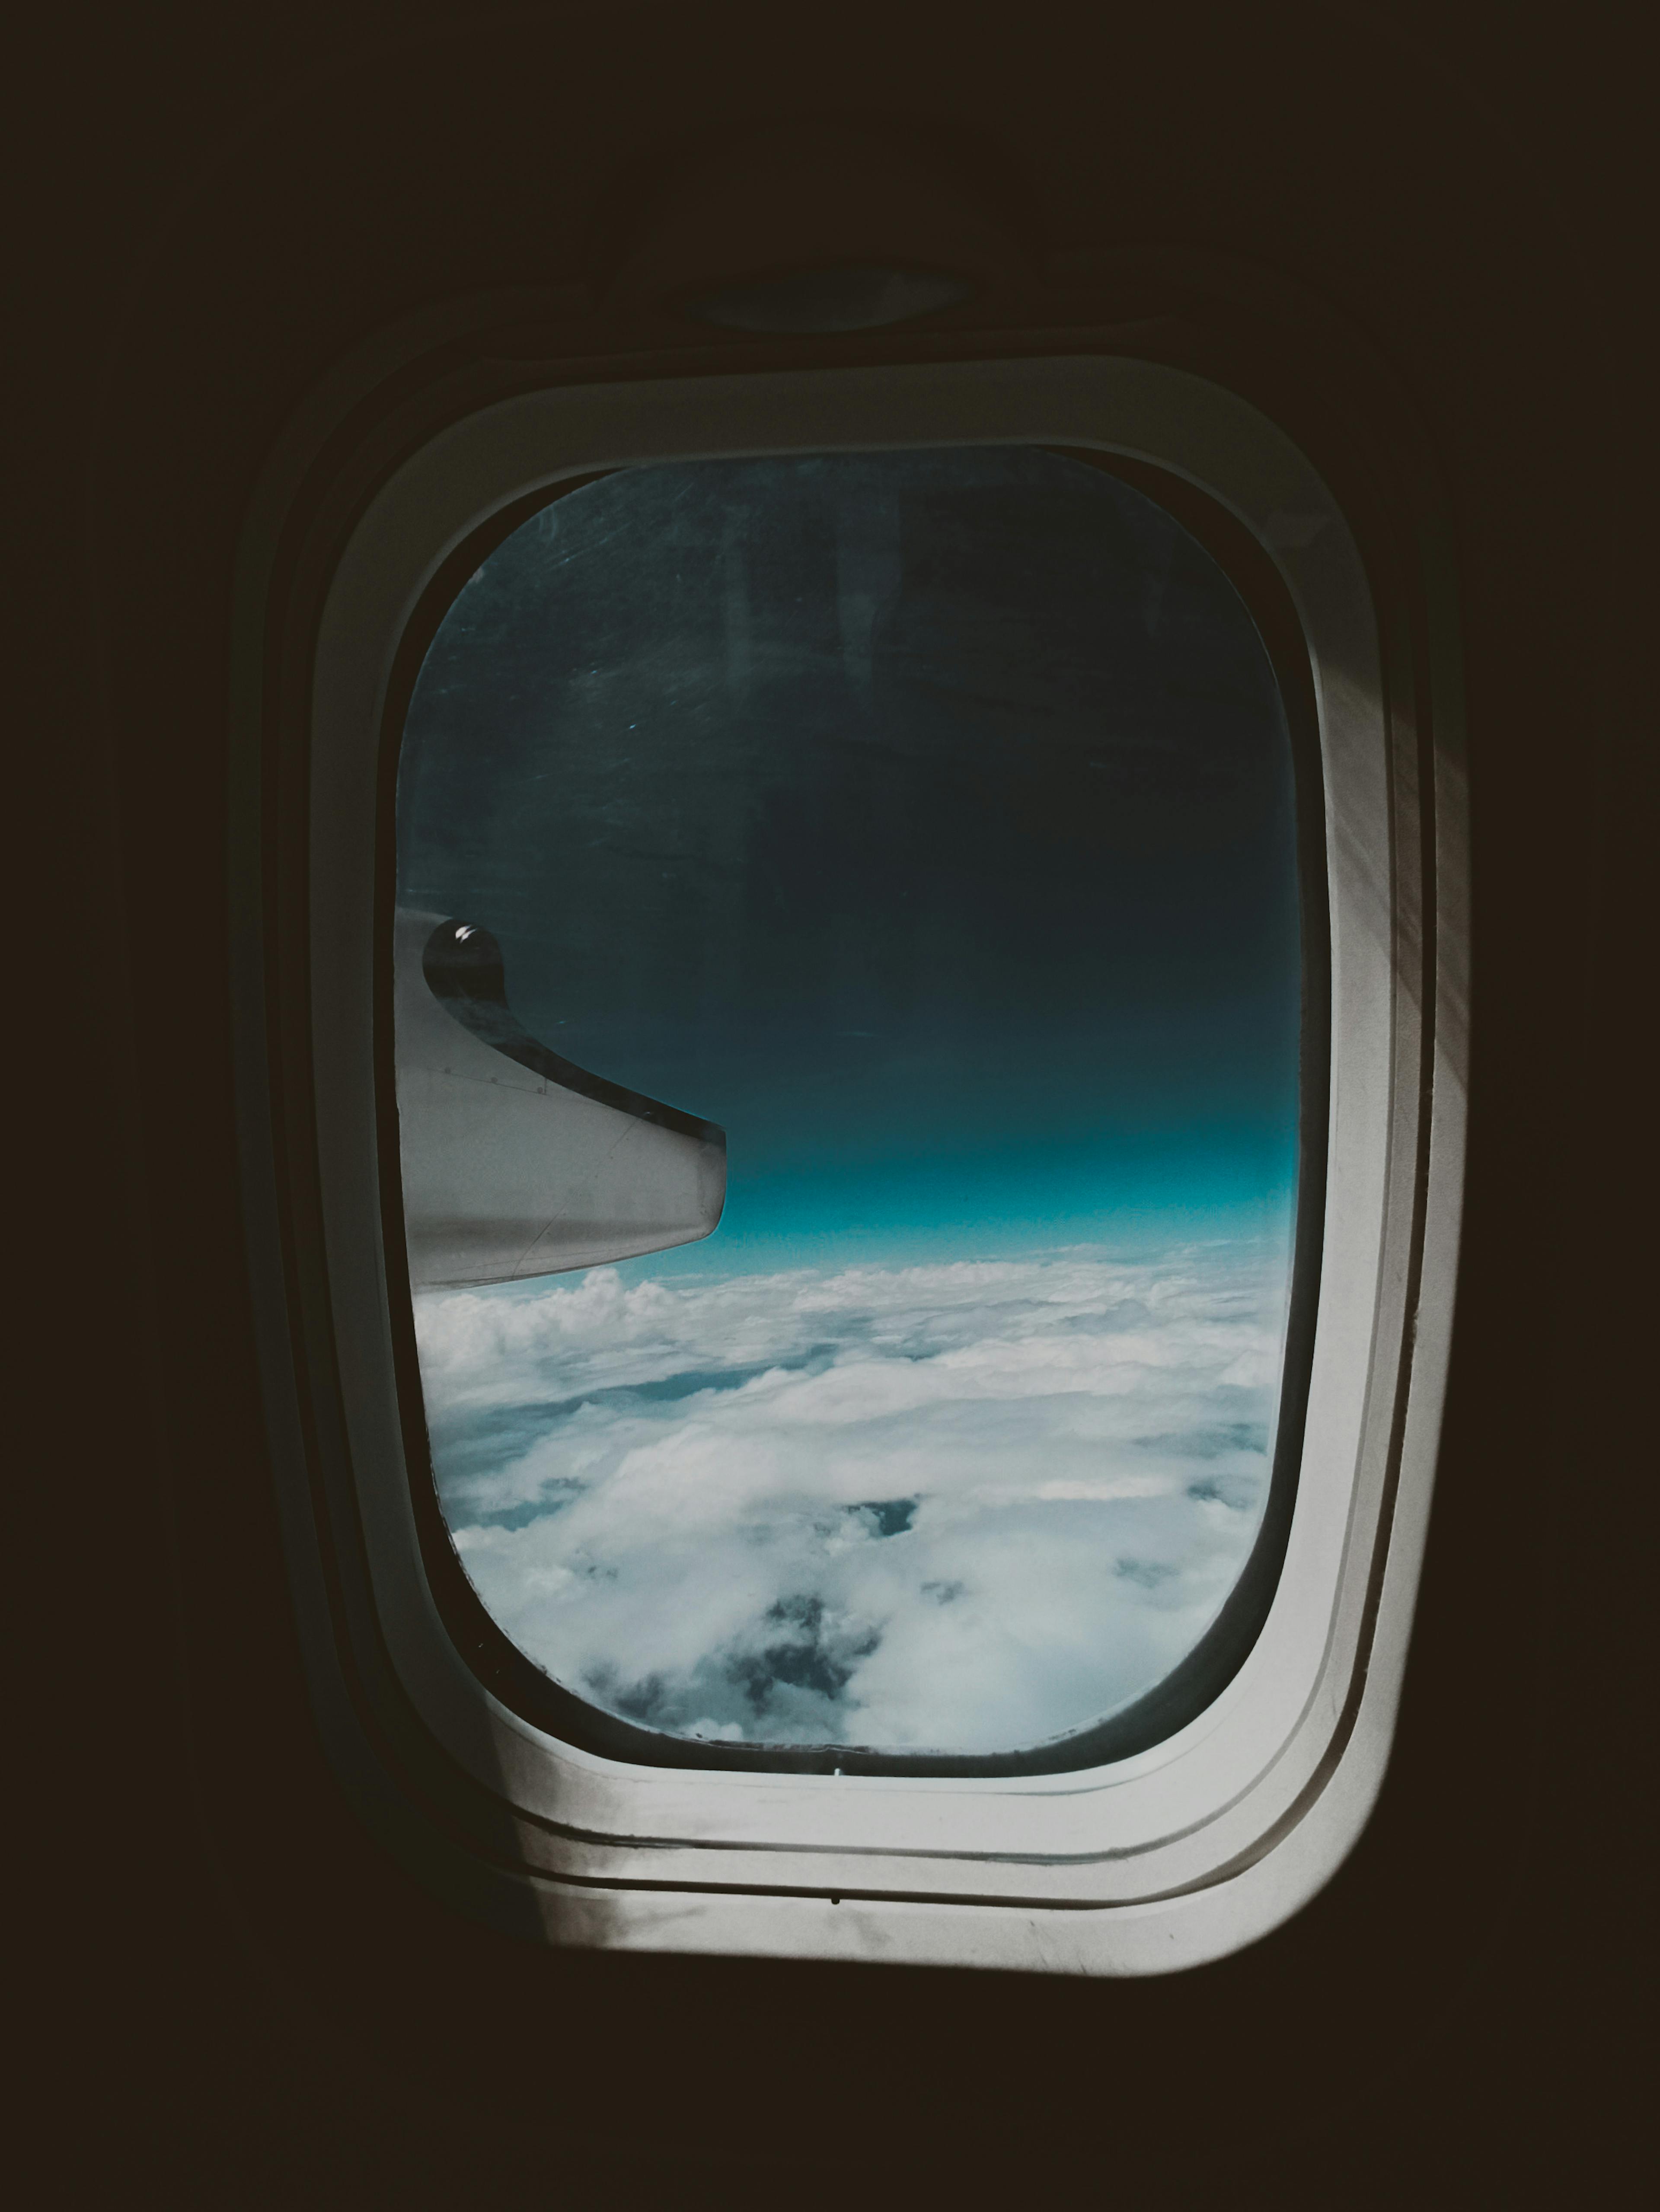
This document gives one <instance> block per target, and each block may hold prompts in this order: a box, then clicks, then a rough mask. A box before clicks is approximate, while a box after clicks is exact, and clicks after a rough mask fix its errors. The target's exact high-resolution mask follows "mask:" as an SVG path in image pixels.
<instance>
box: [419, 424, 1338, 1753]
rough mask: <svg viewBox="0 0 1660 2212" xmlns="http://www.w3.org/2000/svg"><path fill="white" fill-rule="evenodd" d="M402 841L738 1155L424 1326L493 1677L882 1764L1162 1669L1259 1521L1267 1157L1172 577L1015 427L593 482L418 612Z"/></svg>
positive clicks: (423, 1307) (1281, 916)
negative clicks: (696, 1204)
mask: <svg viewBox="0 0 1660 2212" xmlns="http://www.w3.org/2000/svg"><path fill="white" fill-rule="evenodd" d="M398 860H399V896H400V899H401V901H402V902H404V904H406V905H410V906H413V907H417V908H423V909H427V910H435V911H439V912H441V913H444V914H446V915H453V916H456V917H459V918H461V919H465V920H467V921H472V922H474V923H477V924H479V925H482V926H483V927H486V928H488V929H489V930H490V931H491V932H493V933H494V934H495V935H496V937H497V939H499V940H500V942H501V944H502V950H503V954H504V959H505V967H506V975H507V986H508V996H509V998H510V1000H511V1001H512V1004H513V1006H514V1011H515V1012H516V1013H517V1014H518V1016H519V1017H520V1020H521V1021H522V1022H523V1023H524V1024H525V1026H526V1028H527V1029H529V1030H531V1031H532V1033H533V1034H534V1035H537V1036H541V1037H543V1038H544V1040H545V1041H546V1042H549V1043H550V1045H552V1046H553V1047H554V1048H555V1049H556V1050H557V1051H558V1052H559V1053H561V1054H563V1055H564V1056H565V1057H567V1058H568V1059H570V1060H575V1061H576V1062H578V1063H579V1064H580V1065H581V1066H586V1067H588V1068H590V1069H592V1070H593V1071H594V1072H595V1073H599V1074H602V1075H604V1076H606V1077H608V1078H610V1079H611V1080H612V1081H614V1082H617V1083H621V1084H623V1085H627V1086H628V1087H629V1088H631V1089H635V1090H638V1091H645V1092H647V1093H648V1094H649V1095H651V1096H654V1097H659V1098H661V1099H664V1100H666V1101H667V1102H668V1103H672V1104H673V1105H676V1106H678V1107H681V1108H683V1109H686V1110H689V1111H690V1112H692V1113H695V1114H696V1115H700V1116H703V1117H706V1118H708V1119H710V1120H713V1121H717V1122H719V1123H720V1124H721V1126H722V1127H724V1128H725V1129H726V1131H727V1147H728V1190H727V1207H726V1212H725V1214H724V1216H723V1218H722V1221H721V1226H720V1227H719V1228H718V1229H717V1231H715V1232H714V1236H713V1237H710V1238H709V1239H708V1240H707V1241H706V1242H704V1243H699V1244H696V1245H691V1246H686V1247H683V1248H681V1249H679V1250H678V1251H675V1252H672V1253H666V1254H663V1255H655V1256H653V1257H648V1258H646V1259H643V1260H635V1261H627V1262H624V1263H623V1265H621V1266H620V1267H615V1268H602V1269H597V1270H593V1271H589V1272H588V1273H586V1274H582V1275H574V1276H568V1277H560V1278H552V1279H547V1280H546V1281H545V1282H544V1283H541V1284H538V1285H532V1286H531V1287H530V1288H529V1289H524V1288H514V1289H513V1290H512V1291H484V1292H477V1293H468V1292H460V1293H442V1294H438V1293H435V1294H432V1295H431V1296H430V1297H425V1296H423V1298H422V1299H421V1300H419V1301H418V1302H417V1304H418V1309H419V1310H418V1316H417V1320H418V1328H419V1334H420V1339H421V1343H422V1346H423V1388H424V1389H425V1391H426V1395H427V1403H428V1414H429V1427H430V1429H431V1431H432V1434H433V1441H434V1450H435V1462H436V1466H437V1470H438V1474H439V1480H440V1487H441V1498H442V1501H443V1504H444V1506H445V1510H446V1513H447V1517H448V1519H449V1522H450V1525H451V1528H452V1531H453V1534H455V1537H456V1541H457V1544H458V1548H459V1551H460V1553H461V1556H462V1559H463V1562H464V1565H465V1566H466V1569H467V1571H468V1573H469V1575H470V1576H471V1577H472V1579H473V1582H474V1583H475V1586H476V1587H477V1589H478V1590H479V1592H480V1595H481V1596H482V1597H483V1600H484V1602H485V1603H486V1605H487V1606H488V1607H489V1609H490V1610H491V1611H492V1613H494V1614H495V1616H496V1619H497V1620H498V1621H499V1622H500V1623H501V1625H502V1626H503V1627H504V1628H505V1629H506V1630H507V1632H508V1633H509V1634H510V1635H512V1636H513V1637H514V1638H515V1640H516V1641H518V1642H519V1643H520V1645H521V1647H522V1648H523V1649H524V1650H526V1651H527V1652H528V1653H529V1654H530V1656H532V1658H533V1659H535V1660H537V1661H538V1663H539V1664H541V1665H543V1666H544V1667H545V1668H547V1670H548V1671H549V1672H550V1674H554V1675H555V1677H556V1679H557V1680H561V1681H562V1682H564V1683H565V1684H566V1685H567V1686H569V1687H572V1688H575V1689H577V1690H578V1691H579V1692H581V1694H584V1695H586V1696H587V1697H589V1698H590V1699H593V1702H595V1703H597V1704H599V1705H603V1706H604V1707H605V1709H607V1710H609V1711H616V1712H621V1713H623V1714H624V1715H625V1716H626V1717H630V1718H634V1719H636V1720H640V1721H642V1722H643V1723H644V1724H646V1725H648V1726H652V1727H656V1728H660V1729H666V1730H668V1731H669V1732H671V1733H678V1734H690V1733H703V1734H711V1733H712V1734H716V1735H725V1736H727V1738H729V1739H735V1737H736V1736H741V1737H742V1738H744V1739H745V1740H746V1741H757V1742H768V1741H770V1742H786V1741H788V1742H812V1743H820V1742H827V1741H847V1742H859V1743H860V1744H866V1745H870V1746H873V1747H878V1748H881V1747H930V1748H939V1749H951V1750H970V1751H979V1750H1003V1749H1010V1748H1017V1747H1021V1746H1024V1745H1025V1744H1028V1743H1036V1742H1037V1741H1047V1740H1049V1738H1052V1737H1054V1736H1055V1735H1059V1734H1064V1733H1065V1732H1067V1730H1069V1729H1074V1728H1080V1727H1083V1726H1085V1725H1086V1724H1088V1723H1090V1722H1091V1721H1093V1720H1095V1719H1097V1718H1099V1717H1102V1716H1103V1715H1104V1713H1106V1712H1107V1711H1110V1710H1111V1709H1112V1708H1113V1707H1114V1706H1115V1705H1117V1704H1120V1703H1122V1702H1123V1701H1124V1700H1125V1699H1128V1698H1129V1697H1131V1696H1133V1695H1134V1694H1136V1693H1137V1692H1139V1691H1140V1689H1143V1688H1146V1687H1148V1686H1151V1684H1152V1681H1153V1680H1157V1679H1158V1676H1159V1675H1160V1674H1162V1673H1164V1672H1167V1671H1168V1669H1169V1668H1170V1666H1171V1665H1173V1664H1174V1663H1175V1662H1176V1661H1177V1659H1179V1658H1180V1657H1181V1656H1183V1651H1184V1650H1186V1649H1188V1648H1189V1646H1190V1644H1191V1643H1192V1642H1193V1641H1194V1640H1195V1638H1196V1637H1197V1635H1198V1634H1199V1633H1201V1632H1202V1629H1203V1627H1204V1626H1206V1625H1207V1622H1208V1620H1209V1619H1211V1618H1212V1617H1213V1614H1214V1613H1215V1611H1216V1609H1217V1607H1219V1604H1220V1602H1221V1600H1222V1597H1224V1596H1225V1594H1226V1589H1227V1588H1228V1586H1229V1584H1230V1583H1231V1579H1232V1577H1233V1576H1234V1574H1236V1573H1237V1569H1238V1566H1239V1565H1240V1564H1241V1563H1242V1562H1243V1557H1244V1553H1245V1552H1246V1551H1247V1550H1248V1549H1249V1544H1250V1535H1251V1534H1252V1533H1253V1532H1254V1529H1255V1526H1256V1518H1257V1515H1258V1512H1259V1510H1260V1505H1261V1498H1262V1483H1263V1480H1264V1473H1263V1471H1264V1469H1265V1468H1266V1467H1267V1464H1268V1449H1269V1445H1270V1443H1271V1429H1272V1421H1273V1413H1274V1402H1275V1401H1276V1398H1277V1390H1278V1361H1279V1358H1280V1353H1279V1350H1278V1346H1279V1345H1280V1341H1281V1339H1282V1336H1283V1330H1284V1321H1285V1302H1286V1279H1287V1270H1286V1254H1287V1252H1288V1250H1289V1240H1290V1234H1291V1226H1292V1191H1293V1187H1294V1181H1295V1174H1296V1160H1297V1110H1298V1023H1299V1006H1300V988H1301V976H1300V951H1299V943H1298V895H1297V876H1296V856H1295V834H1294V815H1293V792H1292V763H1291V755H1290V749H1289V745H1288V743H1287V739H1286V729H1285V724H1284V719H1283V714H1282V711H1281V708H1280V702H1279V697H1278V694H1277V690H1276V688H1275V685H1274V678H1273V674H1272V671H1271V668H1270V665H1269V663H1268V658H1267V655H1266V653H1264V651H1263V648H1262V643H1261V641H1260V640H1259V638H1258V636H1257V634H1256V629H1255V628H1254V626H1253V624H1252V623H1251V620H1250V615H1249V613H1248V611H1246V609H1245V607H1244V606H1243V603H1242V602H1241V600H1240V599H1239V598H1238V597H1237V593H1236V592H1235V591H1234V589H1233V587H1232V586H1231V584H1230V583H1229V581H1228V580H1227V578H1226V576H1225V574H1223V572H1222V571H1221V570H1220V568H1218V566H1217V565H1216V564H1215V563H1214V562H1213V561H1212V560H1211V559H1210V557H1209V556H1208V555H1207V554H1206V553H1205V552H1204V551H1203V550H1201V548H1200V547H1199V545H1198V544H1196V543H1195V541H1194V540H1193V539H1192V538H1190V537H1189V536H1188V535H1187V533H1186V532H1183V530H1182V529H1181V528H1180V527H1179V526H1177V524H1176V523H1175V522H1174V521H1173V520H1171V518H1170V517H1169V516H1167V515H1166V514H1164V512H1163V511H1162V510H1161V509H1160V508H1158V507H1156V506H1155V505H1154V504H1153V503H1152V501H1149V500H1148V499H1146V497H1144V496H1143V495H1141V494H1140V493H1139V492H1137V491H1134V490H1132V489H1130V488H1128V486H1126V485H1124V484H1122V483H1119V482H1118V481H1117V480H1116V479H1115V478H1113V477H1110V476H1109V475H1107V474H1105V473H1104V471H1099V470H1098V469H1095V468H1092V467H1091V466H1090V465H1087V464H1085V463H1082V462H1079V461H1076V460H1073V459H1068V458H1066V457H1063V456H1060V455H1055V454H1050V453H1043V452H1041V451H1038V450H1037V449H1031V448H974V449H953V450H945V451H939V452H928V453H879V454H854V455H836V456H821V457H809V458H806V459H781V460H776V459H775V460H763V461H750V462H703V463H689V464H676V465H666V466H660V467H651V468H642V469H638V470H631V471H624V472H620V473H618V474H617V475H615V476H613V477H608V478H605V479H604V480H602V481H600V482H599V483H594V484H591V485H588V486H587V487H585V488H584V489H581V490H579V491H576V492H575V493H572V494H569V495H567V496H565V497H564V498H562V499H559V500H557V501H554V502H553V503H552V504H551V505H550V506H549V507H547V508H546V509H544V512H543V513H541V514H539V515H538V516H535V517H533V518H532V520H530V521H529V522H527V523H526V524H525V525H524V526H522V527H521V528H520V529H519V530H518V531H517V532H515V533H514V536H512V537H511V538H508V540H507V541H506V542H505V544H502V546H501V547H500V548H498V549H497V550H496V551H495V552H494V553H493V554H491V555H490V556H489V558H488V559H487V560H486V562H484V564H483V567H481V568H480V569H479V570H478V571H477V574H475V575H474V577H473V578H472V579H471V581H470V583H469V584H468V585H467V586H465V588H464V589H463V591H462V592H461V593H460V595H459V598H458V599H457V600H456V601H455V603H454V605H453V607H452V609H451V610H450V612H449V614H448V615H447V618H446V620H445V622H444V623H443V624H442V626H441V629H440V630H439V632H438V635H437V636H436V638H435V641H434V644H433V646H432V648H431V650H430V652H429V654H428V657H427V659H426V662H425V665H424V666H423V670H422V672H421V676H420V679H419V682H418V684H417V689H416V692H415V696H414V698H413V701H412V703H411V707H410V714H409V717H408V721H407V725H406V730H405V736H404V750H403V755H402V758H401V763H400V774H399V784H398ZM769 1655H770V1656H769Z"/></svg>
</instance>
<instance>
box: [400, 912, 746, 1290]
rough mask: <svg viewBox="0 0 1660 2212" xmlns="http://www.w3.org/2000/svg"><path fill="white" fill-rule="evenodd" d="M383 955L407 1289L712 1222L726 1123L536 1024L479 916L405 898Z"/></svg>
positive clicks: (512, 1274)
mask: <svg viewBox="0 0 1660 2212" xmlns="http://www.w3.org/2000/svg"><path fill="white" fill-rule="evenodd" d="M394 961H395V974H394V1010H395V1016H394V1018H395V1023H396V1033H395V1047H396V1058H397V1069H398V1134H399V1142H400V1147H401V1156H402V1170H403V1180H404V1233H405V1237H406V1241H407V1243H408V1248H409V1263H410V1286H411V1288H413V1289H415V1290H431V1289H436V1288H438V1287H440V1286H458V1285H464V1284H477V1283H505V1282H514V1281H519V1280H521V1279H525V1278H526V1277H529V1276H533V1275H553V1274H558V1273H562V1272H563V1271H564V1270H566V1269H568V1268H571V1267H596V1266H598V1265H599V1264H600V1263H601V1262H603V1261H611V1260H627V1259H633V1258H635V1256H637V1255H639V1254H641V1253H642V1252H661V1251H665V1250H666V1249H668V1248H669V1247H670V1246H671V1245H674V1244H691V1243H696V1240H697V1239H698V1238H699V1237H707V1236H708V1234H709V1232H710V1231H711V1230H712V1229H714V1226H715V1225H716V1224H717V1223H718V1222H719V1220H720V1218H721V1206H723V1205H724V1203H725V1202H726V1194H727V1133H726V1131H725V1130H724V1129H721V1128H719V1127H716V1125H715V1124H714V1122H713V1121H699V1120H698V1119H697V1117H696V1115H691V1114H683V1113H682V1112H681V1111H680V1110H679V1109H678V1107H674V1106H666V1105H664V1104H663V1103H661V1102H660V1100H658V1099H655V1098H647V1097H642V1096H641V1094H640V1093H639V1092H637V1091H626V1090H624V1089H623V1087H622V1085H620V1084H616V1083H610V1082H607V1081H606V1080H605V1078H604V1077H603V1076H599V1075H592V1074H590V1073H588V1071H587V1069H586V1068H581V1067H578V1066H575V1064H574V1063H573V1062H572V1061H570V1060H563V1059H562V1058H561V1057H560V1055H559V1054H557V1053H556V1052H552V1051H550V1050H549V1048H548V1047H547V1046H546V1045H544V1044H542V1043H540V1042H538V1040H537V1039H536V1038H535V1037H533V1036H532V1035H531V1034H530V1032H529V1031H528V1030H526V1029H525V1028H524V1027H523V1025H522V1024H520V1022H519V1020H518V1019H517V1018H516V1017H515V1016H514V1012H513V1010H512V1008H511V1007H510V1006H508V996H507V984H506V978H505V976H504V974H503V970H502V948H501V946H500V945H498V944H497V943H496V939H494V938H493V937H492V936H491V935H490V933H489V931H488V930H484V929H478V928H475V927H471V925H470V924H468V923H466V922H463V921H445V920H443V919H441V917H440V916H438V915H431V914H416V913H411V912H410V911H409V910H407V909H403V910H400V912H399V914H398V923H397V935H396V942H395V947H394Z"/></svg>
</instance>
